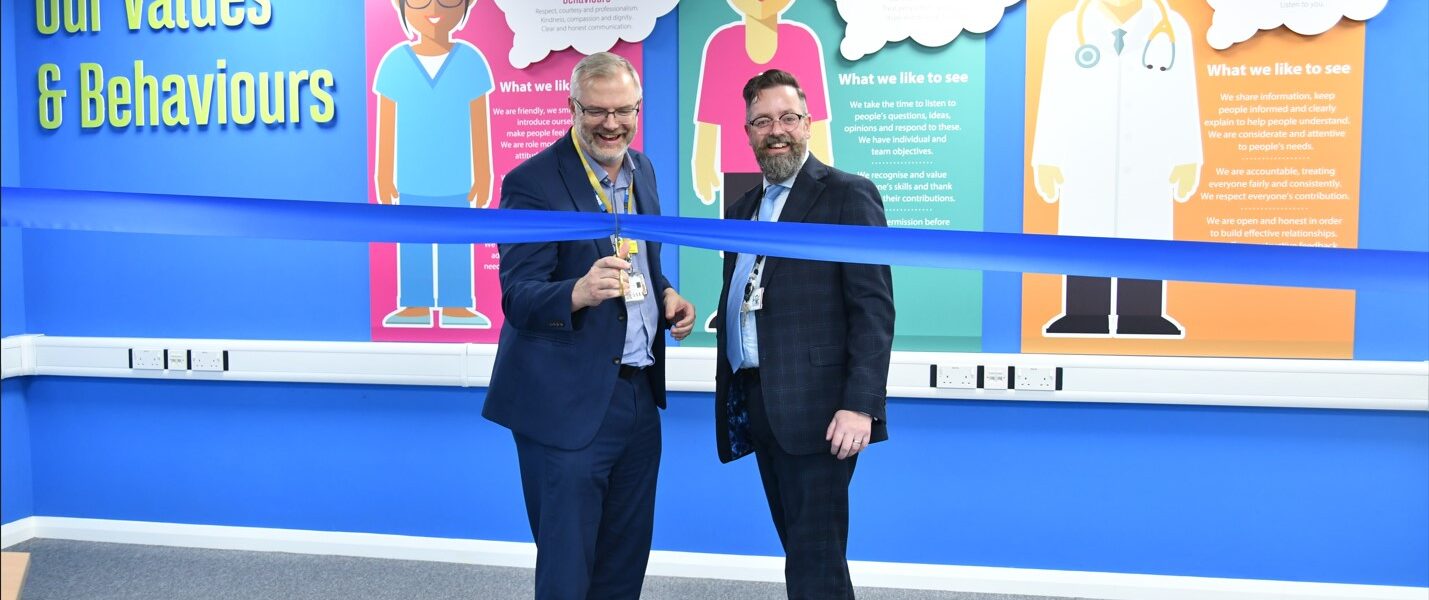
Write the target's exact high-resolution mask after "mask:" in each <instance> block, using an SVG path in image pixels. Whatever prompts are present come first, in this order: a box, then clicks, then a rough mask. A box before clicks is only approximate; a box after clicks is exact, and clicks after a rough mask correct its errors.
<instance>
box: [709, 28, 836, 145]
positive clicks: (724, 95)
mask: <svg viewBox="0 0 1429 600" xmlns="http://www.w3.org/2000/svg"><path fill="white" fill-rule="evenodd" d="M744 37H745V36H744V25H743V24H742V23H734V24H731V25H729V26H726V27H723V28H720V29H719V30H717V31H715V32H714V34H713V35H711V36H710V40H709V43H708V44H706V45H705V54H704V63H703V66H702V68H701V73H700V89H699V94H698V100H697V102H698V103H699V104H698V105H697V106H696V107H695V120H696V121H699V122H701V123H709V124H711V125H717V126H719V128H720V130H719V147H720V171H721V172H723V173H758V172H759V164H758V163H756V162H755V161H754V153H752V152H750V151H749V138H748V136H746V135H745V133H744V99H743V98H741V97H740V90H742V89H744V84H745V82H747V81H749V79H750V78H751V77H754V76H755V75H758V74H760V73H763V72H764V71H766V70H769V69H774V68H778V69H783V70H785V71H788V72H790V73H793V74H794V77H796V78H798V80H799V86H800V87H802V88H803V89H804V95H805V96H806V97H807V98H808V102H809V118H810V120H813V121H825V120H828V118H829V103H828V92H827V90H826V89H825V87H826V85H827V84H826V82H825V79H824V61H823V54H822V51H821V49H820V47H819V40H818V38H816V37H814V32H812V31H810V30H809V28H808V27H806V26H805V25H803V24H801V23H793V22H789V21H784V22H782V23H780V24H779V47H778V49H777V50H775V52H774V57H773V58H771V59H770V60H769V62H767V63H764V64H757V63H755V62H754V61H753V60H751V59H750V58H749V53H748V52H747V51H745V49H744Z"/></svg>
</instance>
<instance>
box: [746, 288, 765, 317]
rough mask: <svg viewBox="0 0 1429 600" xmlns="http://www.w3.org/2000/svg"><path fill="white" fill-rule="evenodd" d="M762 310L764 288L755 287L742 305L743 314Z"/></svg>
mask: <svg viewBox="0 0 1429 600" xmlns="http://www.w3.org/2000/svg"><path fill="white" fill-rule="evenodd" d="M761 308H764V288H763V287H762V286H761V287H757V288H754V291H753V292H751V293H750V294H749V300H748V301H747V302H745V303H744V312H754V311H757V310H759V309H761Z"/></svg>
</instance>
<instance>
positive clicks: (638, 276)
mask: <svg viewBox="0 0 1429 600" xmlns="http://www.w3.org/2000/svg"><path fill="white" fill-rule="evenodd" d="M625 280H626V285H625V301H626V302H627V303H630V302H641V301H643V300H645V295H646V293H647V289H646V286H645V274H644V273H641V272H640V271H636V270H635V269H630V270H628V271H626V272H625Z"/></svg>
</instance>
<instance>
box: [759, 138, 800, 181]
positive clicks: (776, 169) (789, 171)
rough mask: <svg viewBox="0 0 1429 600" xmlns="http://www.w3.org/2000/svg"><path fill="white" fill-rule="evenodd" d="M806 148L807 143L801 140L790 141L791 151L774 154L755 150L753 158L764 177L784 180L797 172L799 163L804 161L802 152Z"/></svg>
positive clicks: (771, 179) (772, 179) (770, 179)
mask: <svg viewBox="0 0 1429 600" xmlns="http://www.w3.org/2000/svg"><path fill="white" fill-rule="evenodd" d="M807 149H808V145H806V144H804V143H802V142H792V143H790V144H789V150H791V152H786V153H784V154H780V155H776V156H770V155H767V154H763V153H758V152H756V153H755V155H754V159H755V161H756V162H758V163H759V170H760V171H763V172H764V178H765V179H768V180H769V181H774V182H778V181H784V180H786V179H789V178H790V177H793V176H794V174H795V173H797V172H799V164H800V163H802V162H804V152H805V151H806V150H807Z"/></svg>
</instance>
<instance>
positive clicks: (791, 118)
mask: <svg viewBox="0 0 1429 600" xmlns="http://www.w3.org/2000/svg"><path fill="white" fill-rule="evenodd" d="M807 116H809V115H801V114H799V113H784V114H782V115H779V118H778V119H771V118H769V117H759V118H757V119H755V120H753V121H750V122H749V123H747V125H749V126H750V127H753V128H755V129H758V130H759V131H767V130H768V129H769V128H770V127H773V126H774V122H775V121H779V124H780V125H783V126H784V128H785V129H793V128H794V127H796V126H798V125H799V122H800V121H803V120H804V118H805V117H807Z"/></svg>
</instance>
